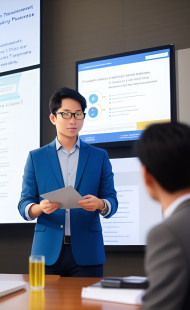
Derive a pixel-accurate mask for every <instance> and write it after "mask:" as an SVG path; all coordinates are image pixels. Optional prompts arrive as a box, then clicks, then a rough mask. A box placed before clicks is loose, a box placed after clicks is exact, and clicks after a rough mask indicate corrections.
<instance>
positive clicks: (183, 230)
mask: <svg viewBox="0 0 190 310" xmlns="http://www.w3.org/2000/svg"><path fill="white" fill-rule="evenodd" d="M137 146H138V155H139V158H140V160H141V163H142V172H143V176H144V181H145V184H146V187H147V190H148V192H149V194H150V195H151V196H152V198H153V199H156V200H158V201H159V202H160V203H161V206H162V211H163V217H164V221H163V222H162V223H161V224H160V225H158V226H157V227H155V228H153V230H152V231H150V233H149V235H148V242H147V250H146V260H145V267H146V272H147V276H148V280H149V284H150V285H149V288H148V290H147V292H146V294H145V297H144V300H143V307H142V309H143V310H189V309H190V242H189V236H190V127H188V126H186V125H183V124H179V123H163V124H157V125H152V126H150V127H149V128H148V129H147V130H146V131H145V132H144V133H143V135H142V137H141V139H140V141H139V142H138V144H137Z"/></svg>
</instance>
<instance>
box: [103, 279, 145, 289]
mask: <svg viewBox="0 0 190 310" xmlns="http://www.w3.org/2000/svg"><path fill="white" fill-rule="evenodd" d="M101 286H102V287H107V288H109V287H110V288H136V289H137V288H139V289H146V288H147V287H148V280H147V278H146V277H136V276H130V277H106V278H104V279H103V280H101Z"/></svg>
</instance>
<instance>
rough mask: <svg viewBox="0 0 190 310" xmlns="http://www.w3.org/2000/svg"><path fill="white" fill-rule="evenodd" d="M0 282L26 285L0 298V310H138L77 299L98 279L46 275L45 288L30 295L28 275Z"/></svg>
mask: <svg viewBox="0 0 190 310" xmlns="http://www.w3.org/2000/svg"><path fill="white" fill-rule="evenodd" d="M0 280H18V281H25V282H27V288H26V290H20V291H18V292H15V293H12V294H10V295H7V296H4V297H1V298H0V310H17V309H19V310H61V309H64V310H124V309H125V310H140V309H141V307H140V306H134V305H126V304H119V303H113V302H105V301H95V300H89V299H82V298H81V289H82V287H84V286H89V285H91V284H93V283H95V282H97V281H99V280H100V278H99V279H98V278H61V277H59V276H54V275H47V276H46V278H45V288H44V289H43V290H40V291H32V290H30V288H29V281H28V280H29V277H28V275H16V274H12V275H11V274H0Z"/></svg>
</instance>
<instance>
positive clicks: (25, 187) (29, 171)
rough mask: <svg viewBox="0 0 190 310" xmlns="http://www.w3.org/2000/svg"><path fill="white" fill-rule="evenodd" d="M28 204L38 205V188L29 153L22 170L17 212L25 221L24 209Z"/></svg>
mask: <svg viewBox="0 0 190 310" xmlns="http://www.w3.org/2000/svg"><path fill="white" fill-rule="evenodd" d="M30 203H39V194H38V187H37V182H36V176H35V169H34V165H33V160H32V153H31V152H30V153H29V155H28V158H27V161H26V165H25V168H24V175H23V182H22V192H21V197H20V201H19V204H18V210H19V212H20V214H21V216H22V217H23V218H24V219H25V220H28V219H27V218H26V216H25V208H26V206H27V205H28V204H30Z"/></svg>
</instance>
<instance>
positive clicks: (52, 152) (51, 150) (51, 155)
mask: <svg viewBox="0 0 190 310" xmlns="http://www.w3.org/2000/svg"><path fill="white" fill-rule="evenodd" d="M46 150H47V157H48V160H49V162H50V166H51V167H52V171H53V173H54V174H55V177H56V179H57V182H58V184H59V186H60V187H61V188H62V187H64V186H65V184H64V181H63V176H62V173H61V167H60V164H59V159H58V156H57V151H56V143H55V140H54V141H53V142H52V143H50V144H49V145H48V147H47V149H46Z"/></svg>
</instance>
